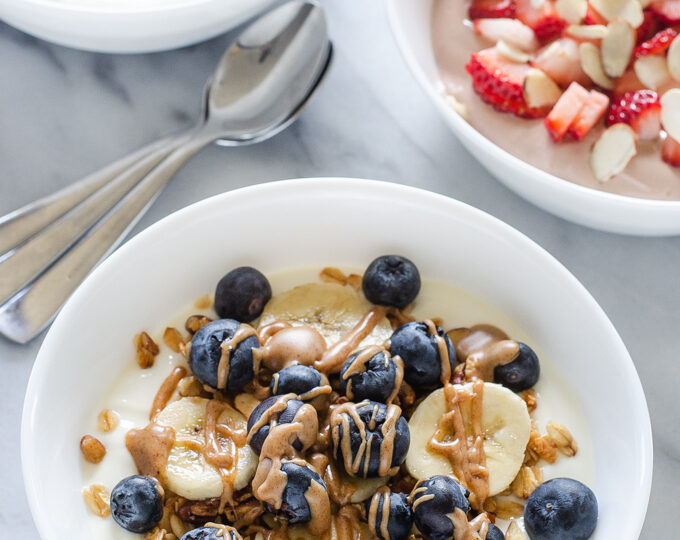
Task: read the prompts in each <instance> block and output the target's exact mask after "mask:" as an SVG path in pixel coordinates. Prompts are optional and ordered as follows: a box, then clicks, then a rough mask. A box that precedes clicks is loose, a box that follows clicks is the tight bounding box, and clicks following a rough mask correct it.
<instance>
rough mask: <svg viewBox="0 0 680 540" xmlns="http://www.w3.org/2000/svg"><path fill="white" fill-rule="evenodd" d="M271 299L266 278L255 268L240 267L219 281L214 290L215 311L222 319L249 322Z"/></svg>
mask: <svg viewBox="0 0 680 540" xmlns="http://www.w3.org/2000/svg"><path fill="white" fill-rule="evenodd" d="M271 297H272V288H271V286H270V285H269V281H268V280H267V278H266V277H265V276H264V275H263V274H262V273H261V272H260V271H258V270H255V268H251V267H250V266H241V267H240V268H235V269H234V270H232V271H231V272H229V273H228V274H227V275H226V276H224V277H223V278H222V279H220V281H219V283H218V284H217V288H216V289H215V311H217V314H218V315H219V316H220V318H222V319H236V320H237V321H240V322H250V321H252V320H253V319H256V318H257V317H259V316H260V314H261V313H262V310H263V309H264V306H265V304H266V303H267V302H269V300H270V299H271Z"/></svg>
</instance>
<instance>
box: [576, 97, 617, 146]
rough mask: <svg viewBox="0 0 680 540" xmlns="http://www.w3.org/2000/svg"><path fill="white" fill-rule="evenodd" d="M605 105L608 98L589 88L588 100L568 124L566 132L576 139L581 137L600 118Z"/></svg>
mask: <svg viewBox="0 0 680 540" xmlns="http://www.w3.org/2000/svg"><path fill="white" fill-rule="evenodd" d="M607 107H609V98H608V97H607V96H606V95H604V94H601V93H600V92H598V91H597V90H591V91H590V93H589V94H588V100H587V101H586V102H585V104H584V105H583V107H581V110H580V111H579V112H578V114H577V115H576V118H574V121H573V122H572V123H571V125H570V126H569V130H568V134H569V135H571V136H572V137H573V138H574V139H576V140H577V141H580V140H581V139H583V138H584V137H585V136H586V135H587V134H588V132H589V131H590V130H591V129H593V127H594V126H595V124H597V123H598V122H599V121H600V120H601V119H602V117H603V116H604V113H605V112H606V111H607Z"/></svg>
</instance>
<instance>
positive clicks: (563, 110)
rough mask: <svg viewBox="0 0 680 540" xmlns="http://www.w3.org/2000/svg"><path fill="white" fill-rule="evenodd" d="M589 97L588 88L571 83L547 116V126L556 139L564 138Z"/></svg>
mask: <svg viewBox="0 0 680 540" xmlns="http://www.w3.org/2000/svg"><path fill="white" fill-rule="evenodd" d="M589 97H590V93H589V92H588V90H586V89H585V88H583V86H581V85H580V84H578V83H575V82H574V83H571V84H570V85H569V88H567V90H566V91H565V92H564V94H562V96H561V97H560V99H559V100H558V101H557V103H555V106H554V107H553V108H552V110H551V111H550V113H549V114H548V116H546V118H545V127H546V128H547V130H548V133H550V136H551V137H552V138H553V140H554V141H561V140H562V137H564V135H565V134H566V133H567V131H568V130H569V127H570V126H571V124H572V123H573V122H574V120H575V119H576V117H577V116H578V113H579V111H580V110H581V108H582V107H583V106H584V105H585V103H586V102H587V101H588V98H589Z"/></svg>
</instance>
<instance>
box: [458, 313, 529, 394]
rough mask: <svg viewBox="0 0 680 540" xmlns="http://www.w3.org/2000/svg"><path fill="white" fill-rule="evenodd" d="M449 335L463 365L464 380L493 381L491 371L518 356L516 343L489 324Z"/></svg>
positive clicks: (478, 325) (477, 325)
mask: <svg viewBox="0 0 680 540" xmlns="http://www.w3.org/2000/svg"><path fill="white" fill-rule="evenodd" d="M448 335H449V337H450V338H451V341H452V342H453V344H454V346H455V347H456V351H457V353H458V355H459V359H460V360H461V361H462V362H464V367H463V369H464V374H465V380H466V381H473V380H475V379H481V380H483V381H487V382H493V380H494V376H493V372H494V369H496V367H498V366H502V365H505V364H509V363H510V362H512V361H513V360H514V359H515V358H517V355H518V354H519V343H518V342H517V341H515V340H512V339H510V338H509V337H508V335H507V334H506V333H505V332H503V330H501V329H500V328H497V327H495V326H493V325H491V324H476V325H474V326H471V327H470V328H457V329H455V330H451V331H450V332H449V333H448Z"/></svg>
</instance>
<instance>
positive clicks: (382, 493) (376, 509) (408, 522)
mask: <svg viewBox="0 0 680 540" xmlns="http://www.w3.org/2000/svg"><path fill="white" fill-rule="evenodd" d="M366 521H368V528H369V529H370V530H371V532H372V533H373V534H374V535H375V536H376V538H378V540H406V538H408V536H409V534H410V533H411V526H412V525H413V512H412V510H411V505H410V504H409V502H408V495H407V494H406V493H392V492H391V491H390V488H388V487H381V488H380V489H378V491H376V492H375V493H374V494H373V497H371V498H370V499H369V500H368V501H366ZM385 532H387V534H385Z"/></svg>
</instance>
